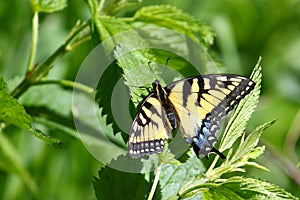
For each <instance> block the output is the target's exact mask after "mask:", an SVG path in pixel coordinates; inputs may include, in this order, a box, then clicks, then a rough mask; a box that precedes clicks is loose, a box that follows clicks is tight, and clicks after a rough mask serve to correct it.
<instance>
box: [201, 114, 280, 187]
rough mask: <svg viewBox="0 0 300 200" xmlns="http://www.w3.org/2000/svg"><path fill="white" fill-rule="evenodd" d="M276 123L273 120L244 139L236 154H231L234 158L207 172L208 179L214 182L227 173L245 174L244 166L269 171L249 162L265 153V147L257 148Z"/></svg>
mask: <svg viewBox="0 0 300 200" xmlns="http://www.w3.org/2000/svg"><path fill="white" fill-rule="evenodd" d="M275 121H276V120H273V121H270V122H267V123H265V124H263V125H261V126H259V127H258V128H256V129H255V130H254V131H253V132H252V133H250V134H249V135H248V137H247V138H246V139H245V138H244V137H242V139H241V142H240V145H239V147H238V148H237V150H236V151H235V153H234V154H233V155H232V154H231V155H232V156H231V155H230V156H227V158H226V160H225V161H224V162H223V163H222V164H221V165H220V166H219V167H217V168H215V169H209V170H208V171H207V172H206V178H207V179H208V180H210V181H213V180H216V179H218V178H220V177H221V176H222V175H223V174H225V173H229V172H236V171H240V172H245V169H244V168H243V167H244V166H253V167H258V168H260V169H264V170H267V169H266V168H265V167H263V166H261V165H259V164H256V163H255V164H254V163H253V162H249V161H248V160H249V159H255V158H257V157H258V156H259V155H261V154H262V153H263V151H264V148H263V147H257V148H255V147H256V145H257V143H258V141H259V139H260V136H261V134H262V133H263V132H264V130H265V129H267V128H268V127H270V126H271V125H272V124H274V123H275Z"/></svg>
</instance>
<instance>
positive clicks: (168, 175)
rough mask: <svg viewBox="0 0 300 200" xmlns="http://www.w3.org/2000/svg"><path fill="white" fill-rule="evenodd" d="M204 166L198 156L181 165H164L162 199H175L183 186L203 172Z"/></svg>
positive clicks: (161, 177)
mask: <svg viewBox="0 0 300 200" xmlns="http://www.w3.org/2000/svg"><path fill="white" fill-rule="evenodd" d="M204 170H205V169H204V166H203V164H202V163H201V161H200V160H199V159H198V158H196V156H194V155H193V156H191V157H190V158H189V159H188V161H187V162H186V163H184V164H180V165H171V164H166V165H163V167H162V170H161V174H160V179H159V181H160V185H161V191H162V199H169V198H171V197H173V198H175V196H176V194H177V193H178V190H179V189H180V188H181V187H182V185H183V184H184V183H185V182H187V181H189V180H191V179H192V178H193V177H195V176H196V175H199V174H200V173H201V172H203V171H204Z"/></svg>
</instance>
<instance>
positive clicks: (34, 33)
mask: <svg viewBox="0 0 300 200" xmlns="http://www.w3.org/2000/svg"><path fill="white" fill-rule="evenodd" d="M38 32H39V13H38V12H35V13H34V16H33V19H32V35H31V37H32V38H31V51H30V55H29V60H28V65H27V71H30V70H32V68H33V65H34V64H33V62H34V59H35V54H36V49H37V41H38V35H39V34H38Z"/></svg>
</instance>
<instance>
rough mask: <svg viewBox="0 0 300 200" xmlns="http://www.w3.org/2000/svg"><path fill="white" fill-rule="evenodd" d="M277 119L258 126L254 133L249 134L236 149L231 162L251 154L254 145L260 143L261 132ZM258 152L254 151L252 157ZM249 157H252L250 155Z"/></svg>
mask: <svg viewBox="0 0 300 200" xmlns="http://www.w3.org/2000/svg"><path fill="white" fill-rule="evenodd" d="M275 122H276V120H272V121H270V122H267V123H265V124H263V125H261V126H259V127H257V128H256V129H255V130H254V131H253V132H252V133H250V134H249V135H248V137H247V138H246V139H245V140H241V142H240V145H239V147H238V148H237V150H236V153H235V154H234V155H233V156H232V158H231V159H230V162H231V163H233V162H235V161H237V160H238V159H241V158H242V157H244V156H245V155H249V152H250V153H251V152H252V151H253V149H254V147H255V146H256V145H257V144H258V141H259V139H260V136H261V134H262V133H263V132H264V131H265V130H266V129H267V128H269V127H270V126H271V125H272V124H274V123H275ZM256 153H257V152H255V151H254V152H253V153H252V154H253V155H252V157H253V156H254V157H255V156H256ZM248 157H249V158H250V157H251V155H250V156H248Z"/></svg>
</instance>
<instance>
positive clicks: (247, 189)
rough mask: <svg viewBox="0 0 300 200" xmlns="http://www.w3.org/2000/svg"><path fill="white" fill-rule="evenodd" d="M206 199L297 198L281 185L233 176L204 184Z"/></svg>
mask: <svg viewBox="0 0 300 200" xmlns="http://www.w3.org/2000/svg"><path fill="white" fill-rule="evenodd" d="M202 187H203V188H209V190H204V191H203V197H204V199H282V200H283V199H297V198H296V197H294V196H293V195H291V194H290V193H288V192H286V191H284V190H283V189H281V188H280V187H278V186H276V185H273V184H270V183H267V182H263V181H261V180H258V179H253V178H245V177H236V176H233V177H231V178H229V179H227V180H225V181H222V182H220V183H209V184H207V185H206V184H203V185H202Z"/></svg>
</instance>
